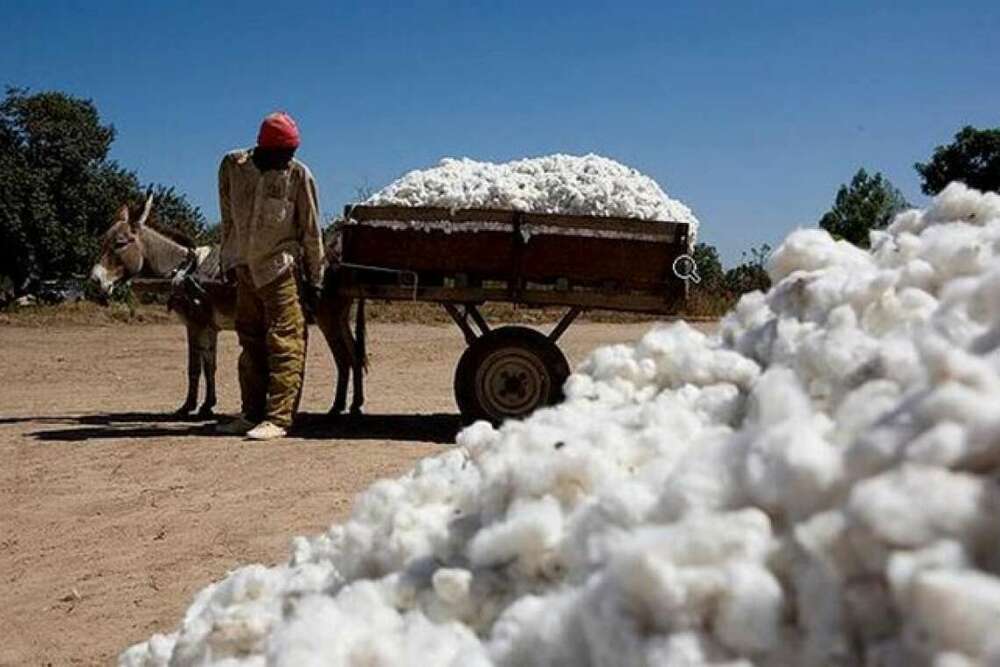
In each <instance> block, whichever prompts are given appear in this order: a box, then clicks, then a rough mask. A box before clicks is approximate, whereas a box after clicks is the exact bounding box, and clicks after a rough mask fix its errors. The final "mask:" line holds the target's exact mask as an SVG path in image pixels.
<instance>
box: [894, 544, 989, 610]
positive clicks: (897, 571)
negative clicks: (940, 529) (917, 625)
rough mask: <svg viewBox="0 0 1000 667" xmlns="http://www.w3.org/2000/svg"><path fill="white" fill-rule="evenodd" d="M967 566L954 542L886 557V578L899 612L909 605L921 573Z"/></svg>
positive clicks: (963, 552) (962, 554) (963, 556)
mask: <svg viewBox="0 0 1000 667" xmlns="http://www.w3.org/2000/svg"><path fill="white" fill-rule="evenodd" d="M970 566H971V563H970V561H969V556H968V554H967V553H966V551H965V548H964V547H963V546H962V545H961V544H960V543H958V542H956V541H954V540H941V541H940V542H935V543H934V544H932V545H930V546H928V547H925V548H923V549H917V550H915V551H897V552H895V553H893V554H892V556H891V557H890V558H889V563H888V567H887V568H886V577H887V579H888V581H889V586H890V589H891V590H892V594H893V596H895V598H896V605H897V607H898V608H900V609H910V608H912V606H913V581H914V579H915V578H916V576H917V575H918V574H920V573H921V572H923V571H925V570H941V569H944V570H965V569H968V568H969V567H970Z"/></svg>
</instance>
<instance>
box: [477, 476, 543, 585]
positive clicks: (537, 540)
mask: <svg viewBox="0 0 1000 667" xmlns="http://www.w3.org/2000/svg"><path fill="white" fill-rule="evenodd" d="M562 528H563V515H562V511H561V510H560V509H559V502H558V501H557V500H556V499H555V498H553V497H552V496H546V497H544V498H541V499H538V500H524V501H516V502H515V503H514V504H512V505H511V507H510V510H509V511H508V512H507V515H506V516H505V517H504V518H503V519H502V520H500V521H499V522H497V523H494V524H492V525H489V526H486V527H484V528H483V529H482V530H481V531H479V533H477V534H476V536H475V537H474V538H473V539H472V541H471V542H470V543H469V546H468V557H469V561H470V562H471V563H472V564H473V565H475V566H478V567H493V566H498V565H506V564H511V563H513V564H515V565H516V566H517V567H518V568H519V569H520V570H521V571H523V572H524V573H525V574H527V575H529V576H530V575H537V574H539V573H540V572H541V570H542V566H543V564H544V560H545V557H546V555H548V554H549V553H550V552H551V551H552V550H553V549H554V548H555V546H556V545H557V544H558V542H559V540H560V538H561V536H562Z"/></svg>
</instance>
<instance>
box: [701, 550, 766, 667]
mask: <svg viewBox="0 0 1000 667" xmlns="http://www.w3.org/2000/svg"><path fill="white" fill-rule="evenodd" d="M726 579H727V583H726V586H725V589H724V593H723V594H722V598H721V600H720V602H719V608H718V611H717V613H716V616H715V622H714V624H713V629H714V633H715V635H716V636H717V637H718V638H719V641H720V642H721V643H722V644H723V645H724V646H726V647H727V648H730V649H732V650H733V651H735V652H736V653H737V654H739V655H758V654H762V653H766V652H768V651H771V650H772V649H773V648H774V647H775V646H776V645H777V643H778V642H779V640H780V633H781V619H782V611H783V606H784V595H783V593H782V591H781V585H780V584H779V583H778V580H777V579H775V578H774V575H772V574H771V573H770V572H768V571H767V569H765V568H763V567H761V566H759V565H752V564H745V563H736V564H734V565H731V566H729V567H728V568H726Z"/></svg>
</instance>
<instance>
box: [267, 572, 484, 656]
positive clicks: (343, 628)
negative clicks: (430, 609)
mask: <svg viewBox="0 0 1000 667" xmlns="http://www.w3.org/2000/svg"><path fill="white" fill-rule="evenodd" d="M318 656H324V657H323V659H319V658H318ZM267 664H269V665H275V666H276V667H293V666H294V667H298V666H299V665H306V666H308V665H317V667H318V666H319V665H327V664H344V665H354V664H363V665H377V666H382V665H384V666H386V667H389V666H390V665H414V666H415V667H419V666H421V665H425V664H435V665H437V664H440V665H456V666H458V665H466V664H472V665H487V664H488V661H487V660H486V657H485V655H483V653H482V650H481V647H480V645H479V642H478V641H477V640H476V638H475V635H473V634H472V633H471V632H469V630H468V629H466V628H465V627H464V626H462V625H460V624H458V623H439V624H434V623H430V622H429V621H428V620H427V619H426V618H425V617H424V616H423V615H421V614H417V613H405V614H400V613H399V612H398V611H397V610H395V609H394V608H392V607H391V606H388V605H386V604H385V602H384V599H383V597H382V595H381V594H380V593H379V591H378V590H377V587H371V586H367V585H361V586H351V587H348V588H347V589H345V590H344V591H342V592H341V593H339V594H338V595H337V596H336V597H335V598H332V599H331V598H329V597H326V596H311V597H309V598H305V599H303V600H301V601H300V602H299V604H298V605H297V606H296V609H295V611H294V612H293V613H292V615H291V617H290V618H289V620H288V621H287V622H286V624H285V625H284V626H283V628H282V629H281V631H280V632H278V633H276V634H275V635H274V637H273V639H272V643H271V646H270V650H269V652H268V662H267Z"/></svg>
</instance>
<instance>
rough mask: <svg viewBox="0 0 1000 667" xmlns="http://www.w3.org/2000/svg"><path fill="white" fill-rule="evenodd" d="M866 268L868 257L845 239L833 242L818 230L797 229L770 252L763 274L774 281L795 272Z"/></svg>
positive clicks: (776, 281) (826, 234) (870, 266)
mask: <svg viewBox="0 0 1000 667" xmlns="http://www.w3.org/2000/svg"><path fill="white" fill-rule="evenodd" d="M831 267H833V268H836V269H838V270H841V269H846V270H852V269H853V270H856V271H868V270H871V269H872V268H873V264H872V260H871V256H870V255H869V254H868V253H866V252H865V251H864V250H861V249H860V248H858V247H857V246H855V245H853V244H851V243H848V242H847V241H835V240H834V239H833V237H831V236H830V235H829V234H828V233H827V232H825V231H824V230H822V229H799V230H796V231H794V232H792V233H791V234H789V235H788V238H786V239H785V241H784V242H783V243H782V244H781V245H779V246H778V248H777V249H776V250H775V251H774V252H773V253H771V257H770V258H769V259H768V262H767V273H768V275H769V276H770V277H771V281H772V282H775V283H778V282H780V281H781V280H783V279H784V278H786V277H788V276H790V275H791V274H792V273H795V272H796V271H810V272H811V271H820V270H822V269H826V268H831Z"/></svg>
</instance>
